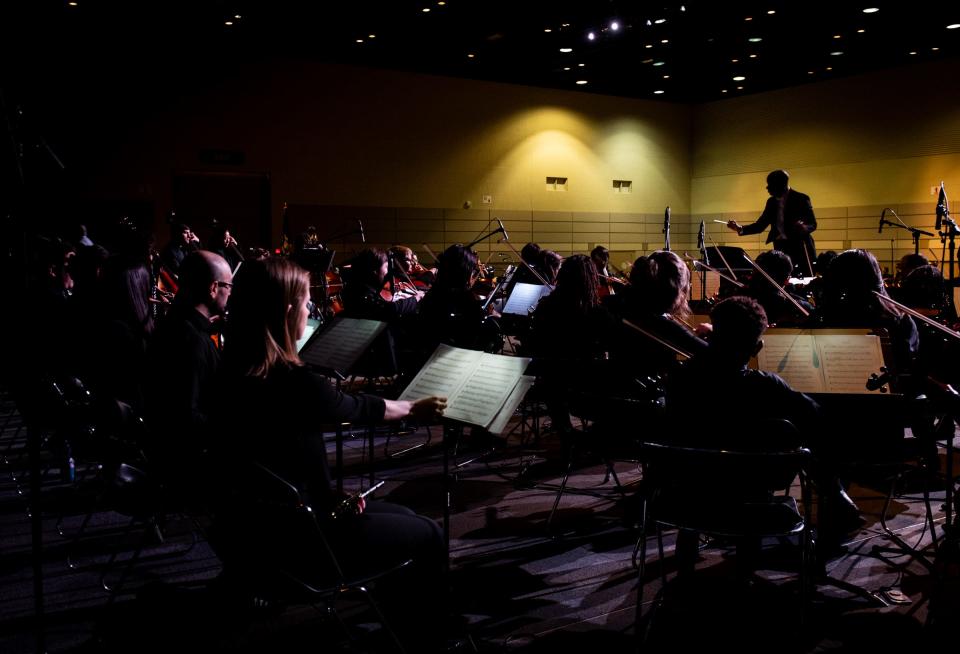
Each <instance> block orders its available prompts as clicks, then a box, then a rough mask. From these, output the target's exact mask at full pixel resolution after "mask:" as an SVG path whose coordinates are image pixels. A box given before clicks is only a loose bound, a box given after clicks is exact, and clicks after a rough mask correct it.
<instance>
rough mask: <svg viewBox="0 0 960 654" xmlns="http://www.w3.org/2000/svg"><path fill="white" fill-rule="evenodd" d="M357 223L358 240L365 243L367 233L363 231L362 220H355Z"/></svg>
mask: <svg viewBox="0 0 960 654" xmlns="http://www.w3.org/2000/svg"><path fill="white" fill-rule="evenodd" d="M357 224H358V225H360V242H361V243H366V242H367V235H366V234H364V233H363V221H362V220H357Z"/></svg>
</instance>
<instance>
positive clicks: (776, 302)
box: [742, 250, 813, 327]
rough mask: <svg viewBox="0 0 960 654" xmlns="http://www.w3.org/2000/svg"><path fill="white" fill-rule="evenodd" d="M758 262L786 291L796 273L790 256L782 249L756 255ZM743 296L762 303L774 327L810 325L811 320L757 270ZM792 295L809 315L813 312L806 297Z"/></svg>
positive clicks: (748, 282)
mask: <svg viewBox="0 0 960 654" xmlns="http://www.w3.org/2000/svg"><path fill="white" fill-rule="evenodd" d="M756 263H757V266H759V267H760V269H761V270H763V271H764V272H765V273H767V274H768V275H769V276H770V278H771V279H773V281H774V282H776V283H777V284H778V285H779V286H780V288H784V289H785V287H786V286H787V283H788V282H789V280H790V273H792V272H793V263H792V262H791V261H790V257H788V256H787V255H786V254H784V253H783V252H781V251H779V250H769V251H767V252H762V253H760V254H759V255H757V259H756ZM787 292H788V293H790V292H789V291H787ZM742 294H743V295H746V296H747V297H752V298H753V299H754V300H756V301H757V302H759V303H760V306H762V307H763V310H764V313H766V314H767V320H769V321H770V324H771V325H776V326H777V327H792V326H798V325H802V324H804V323H805V322H807V318H808V317H807V316H804V315H803V313H802V312H801V311H800V310H799V309H798V308H797V306H796V304H794V303H793V302H791V301H790V300H788V299H787V298H786V297H784V296H783V294H782V293H780V290H779V289H778V288H777V287H776V286H774V285H773V284H771V283H770V280H768V279H767V278H766V277H764V276H763V275H762V274H760V273H759V272H758V271H754V272H753V274H752V275H751V276H750V279H749V280H748V281H747V284H746V286H745V287H744V289H743V291H742ZM790 296H791V297H792V298H793V300H794V301H795V302H796V303H797V304H799V305H800V306H802V307H803V308H804V309H805V310H806V311H807V312H808V313H813V306H811V305H810V303H809V302H807V301H806V300H805V299H804V298H802V297H800V296H799V295H797V294H796V293H790Z"/></svg>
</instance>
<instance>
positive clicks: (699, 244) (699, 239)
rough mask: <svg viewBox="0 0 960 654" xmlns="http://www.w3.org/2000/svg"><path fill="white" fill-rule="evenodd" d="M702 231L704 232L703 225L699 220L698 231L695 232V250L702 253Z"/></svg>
mask: <svg viewBox="0 0 960 654" xmlns="http://www.w3.org/2000/svg"><path fill="white" fill-rule="evenodd" d="M703 230H704V224H703V221H702V220H701V221H700V231H699V232H697V249H698V250H700V251H701V252H703V249H704V246H703Z"/></svg>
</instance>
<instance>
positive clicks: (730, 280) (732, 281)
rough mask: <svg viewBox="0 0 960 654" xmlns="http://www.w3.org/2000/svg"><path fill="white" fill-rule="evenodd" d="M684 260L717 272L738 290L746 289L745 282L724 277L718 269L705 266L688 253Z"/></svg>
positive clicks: (684, 255)
mask: <svg viewBox="0 0 960 654" xmlns="http://www.w3.org/2000/svg"><path fill="white" fill-rule="evenodd" d="M683 258H684V259H686V260H687V261H689V262H691V263H693V264H696V265H698V266H700V267H701V268H705V269H706V270H709V271H710V272H715V273H717V274H718V275H720V276H721V277H722V278H723V279H725V280H727V281H728V282H730V283H731V284H736V285H737V287H738V288H743V287H744V284H743V282H738V281H737V280H736V279H731V278H730V277H727V276H726V275H724V274H723V273H722V272H720V271H719V270H717V269H716V268H714V267H713V266H709V265H707V264H705V263H704V262H702V261H697V260H696V259H694V258H693V257H691V256H690V255H689V254H687V253H686V252H684V253H683Z"/></svg>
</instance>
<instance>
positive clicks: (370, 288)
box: [340, 248, 424, 375]
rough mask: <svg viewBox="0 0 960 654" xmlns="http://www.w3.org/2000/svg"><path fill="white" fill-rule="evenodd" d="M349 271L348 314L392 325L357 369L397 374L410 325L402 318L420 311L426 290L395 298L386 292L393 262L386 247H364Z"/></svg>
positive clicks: (345, 295)
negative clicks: (399, 359) (389, 271)
mask: <svg viewBox="0 0 960 654" xmlns="http://www.w3.org/2000/svg"><path fill="white" fill-rule="evenodd" d="M347 270H349V272H346V271H345V273H344V276H345V278H346V284H345V285H344V287H343V291H342V292H341V294H340V297H341V299H342V300H343V315H344V317H346V318H363V319H365V320H379V321H382V322H386V323H388V325H389V326H388V329H387V330H386V331H385V332H384V333H383V335H381V336H380V337H379V338H378V339H377V340H376V341H375V342H374V344H373V346H372V347H371V349H370V351H369V352H368V353H366V354H365V355H364V356H363V358H362V359H361V360H360V361H359V362H358V364H357V369H358V371H361V372H363V373H371V374H375V375H393V374H395V373H396V372H398V370H399V362H398V352H397V351H398V349H399V348H400V347H402V341H403V339H404V336H403V332H404V330H405V328H406V325H403V324H401V320H403V319H405V318H412V316H414V314H416V312H417V303H418V302H419V301H420V299H421V298H422V297H423V295H424V293H423V291H412V294H411V295H409V296H408V297H403V298H399V299H393V296H392V294H391V292H390V291H385V289H386V279H387V274H388V270H389V262H388V258H387V253H386V252H384V251H383V250H377V249H373V248H367V249H365V250H361V251H360V252H359V253H358V254H357V256H355V257H354V258H353V261H352V262H351V266H350V268H349V269H347ZM388 298H389V299H388Z"/></svg>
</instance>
